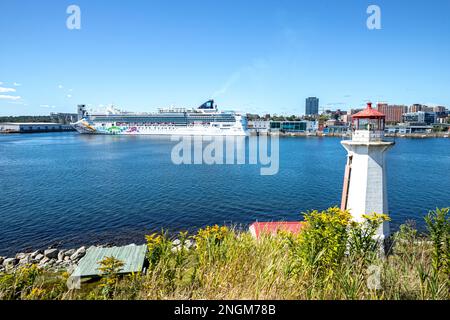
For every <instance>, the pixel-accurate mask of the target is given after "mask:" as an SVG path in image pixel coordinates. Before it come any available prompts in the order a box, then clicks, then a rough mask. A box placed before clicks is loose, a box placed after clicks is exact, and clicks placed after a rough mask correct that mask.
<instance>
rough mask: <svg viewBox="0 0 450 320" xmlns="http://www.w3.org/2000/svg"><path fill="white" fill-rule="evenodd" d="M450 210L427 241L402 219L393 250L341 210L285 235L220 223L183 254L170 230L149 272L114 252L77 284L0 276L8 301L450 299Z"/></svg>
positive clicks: (154, 238)
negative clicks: (124, 266)
mask: <svg viewBox="0 0 450 320" xmlns="http://www.w3.org/2000/svg"><path fill="white" fill-rule="evenodd" d="M448 212H449V210H448V209H442V210H440V211H439V212H438V211H437V210H436V211H433V214H431V213H430V216H429V219H428V220H429V221H430V223H432V226H433V227H437V228H439V230H435V231H437V232H434V231H433V229H432V228H431V229H430V230H431V232H434V233H431V234H430V235H429V236H427V237H426V238H424V237H421V236H419V235H418V233H417V231H416V230H415V229H414V228H413V227H412V226H410V225H403V226H402V227H401V228H400V230H399V231H398V232H397V233H396V234H394V236H393V244H392V246H391V248H390V252H389V254H388V255H386V256H383V255H380V254H379V251H378V249H377V248H378V247H377V246H375V247H374V246H372V245H370V243H368V242H367V241H372V238H373V237H368V234H364V235H361V228H360V226H357V225H354V223H352V222H351V221H350V220H348V216H347V214H346V213H345V212H342V211H340V210H339V209H336V208H332V209H329V210H327V211H325V212H316V211H313V212H310V213H308V214H306V219H305V220H307V221H308V224H309V227H307V228H306V230H305V231H304V232H302V233H301V234H300V235H292V234H288V233H282V232H280V233H278V234H277V235H275V236H269V235H265V236H262V237H261V238H260V239H259V240H255V239H254V238H253V237H252V236H251V235H250V233H248V232H238V231H235V230H233V229H228V228H226V227H218V226H213V227H208V228H206V229H201V230H199V232H198V233H197V234H195V235H193V236H192V237H193V238H194V240H195V242H196V246H195V247H193V248H191V249H186V248H182V249H181V250H174V247H173V244H172V241H171V239H169V238H168V236H167V235H165V234H154V235H150V236H147V243H148V246H149V255H148V258H149V267H148V270H147V272H146V273H145V274H133V275H127V276H123V277H119V276H117V272H118V271H119V270H120V267H121V264H120V262H118V261H117V260H114V259H111V258H109V259H105V260H104V261H102V263H101V266H100V267H101V268H103V270H107V273H105V278H104V279H102V280H100V281H94V282H91V283H87V284H83V285H82V288H81V290H68V289H67V287H66V286H65V283H66V280H67V277H68V275H67V274H48V273H45V271H42V270H39V269H37V268H36V267H35V266H30V267H26V268H22V269H19V270H17V271H16V272H15V273H13V274H3V275H0V299H181V300H187V299H288V300H289V299H338V300H339V299H375V300H378V299H380V300H384V299H389V300H390V299H443V300H448V299H449V297H450V296H449V289H450V283H449V278H450V277H449V270H448V264H449V261H448V252H449V248H448V238H449V227H448V226H449V218H448ZM433 217H434V218H435V219H434V220H433ZM368 221H369V220H368ZM371 221H372V222H373V221H375V220H374V219H372V220H371ZM433 221H438V223H435V224H433ZM369 222H370V221H369ZM336 223H337V224H338V226H337V227H336ZM313 226H314V227H313ZM342 226H346V228H342ZM373 226H374V227H376V223H373ZM352 230H356V231H357V232H353V231H352ZM344 231H345V234H344V233H343V232H344ZM352 232H353V233H352ZM369 236H370V234H369ZM189 237H190V236H189V235H188V234H186V233H182V234H180V235H179V237H178V238H179V239H181V240H182V242H183V241H184V240H185V239H188V238H189ZM355 237H358V239H359V240H358V241H354V240H355ZM433 237H434V238H433ZM330 238H332V240H330ZM349 240H352V243H358V245H357V247H354V245H348V244H347V243H349ZM362 242H364V243H362ZM361 243H362V245H361ZM437 243H438V244H439V245H437ZM343 244H345V248H346V249H345V250H343V249H344V248H343V247H342V246H343ZM436 250H439V252H437V251H436Z"/></svg>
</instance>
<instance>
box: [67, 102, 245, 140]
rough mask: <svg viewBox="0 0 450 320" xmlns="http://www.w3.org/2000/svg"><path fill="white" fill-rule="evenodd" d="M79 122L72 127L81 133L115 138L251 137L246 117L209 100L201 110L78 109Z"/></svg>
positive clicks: (80, 107) (82, 107) (81, 106)
mask: <svg viewBox="0 0 450 320" xmlns="http://www.w3.org/2000/svg"><path fill="white" fill-rule="evenodd" d="M78 119H79V120H78V121H77V122H75V123H72V126H73V127H74V128H75V129H76V130H77V131H78V132H79V133H86V134H114V135H141V134H143V135H202V136H218V135H220V136H228V135H232V136H247V135H248V130H247V120H246V117H245V116H243V115H241V114H238V113H236V112H232V111H230V112H221V111H219V110H218V109H217V106H216V105H215V104H214V100H209V101H207V102H205V103H204V104H202V105H201V106H200V107H198V108H197V109H185V108H169V109H159V110H158V112H157V113H130V112H122V111H120V110H117V109H115V108H114V107H110V108H108V109H107V110H106V111H105V112H103V113H95V112H92V113H90V112H88V111H87V110H86V107H85V106H84V105H80V106H78Z"/></svg>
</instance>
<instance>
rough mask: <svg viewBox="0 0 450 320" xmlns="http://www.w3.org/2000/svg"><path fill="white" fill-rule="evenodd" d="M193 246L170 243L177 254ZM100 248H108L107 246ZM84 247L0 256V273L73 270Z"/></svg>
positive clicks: (82, 255) (185, 243)
mask: <svg viewBox="0 0 450 320" xmlns="http://www.w3.org/2000/svg"><path fill="white" fill-rule="evenodd" d="M194 246H195V242H194V241H192V240H185V241H184V244H182V243H181V241H180V240H179V239H175V240H173V241H172V251H173V252H177V251H179V250H181V249H182V248H184V249H186V250H189V249H191V248H192V247H194ZM100 247H109V246H108V245H105V246H100ZM87 250H88V249H86V247H81V248H78V249H70V250H59V249H52V248H49V249H46V250H36V251H34V252H31V253H18V254H16V255H15V256H14V257H2V256H0V272H11V271H14V270H15V269H17V268H20V267H22V266H26V265H30V264H36V265H37V266H38V267H39V268H42V269H47V270H49V271H64V270H68V271H70V270H73V269H74V268H75V267H76V266H77V265H78V262H79V261H80V260H81V258H83V257H84V256H85V254H86V251H87Z"/></svg>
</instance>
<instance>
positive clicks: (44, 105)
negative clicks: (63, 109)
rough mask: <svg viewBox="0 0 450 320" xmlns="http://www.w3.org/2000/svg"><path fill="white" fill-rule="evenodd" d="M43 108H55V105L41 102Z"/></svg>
mask: <svg viewBox="0 0 450 320" xmlns="http://www.w3.org/2000/svg"><path fill="white" fill-rule="evenodd" d="M40 107H41V108H50V109H55V108H56V107H55V106H49V105H48V104H41V105H40Z"/></svg>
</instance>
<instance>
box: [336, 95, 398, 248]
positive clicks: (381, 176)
mask: <svg viewBox="0 0 450 320" xmlns="http://www.w3.org/2000/svg"><path fill="white" fill-rule="evenodd" d="M385 118H386V116H385V115H384V114H382V113H381V112H379V111H377V110H375V109H372V104H371V103H368V104H367V108H366V109H365V110H363V111H361V112H359V113H357V114H355V115H353V117H352V119H353V122H352V138H351V140H343V141H342V142H341V144H342V145H343V146H344V148H345V149H346V150H347V152H348V155H347V165H346V167H345V175H344V184H343V190H342V201H341V209H342V210H349V212H350V213H351V215H352V217H353V219H354V220H355V221H357V222H361V221H363V220H364V218H363V215H366V214H367V215H370V214H373V213H379V214H381V213H384V214H388V213H389V209H388V202H387V189H386V162H385V152H386V151H387V150H388V149H389V148H390V147H392V146H393V144H394V142H391V141H386V140H385V139H384V128H385ZM387 236H389V224H388V222H384V223H383V225H381V226H380V228H379V229H378V231H377V237H378V239H380V240H384V239H385V237H387Z"/></svg>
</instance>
